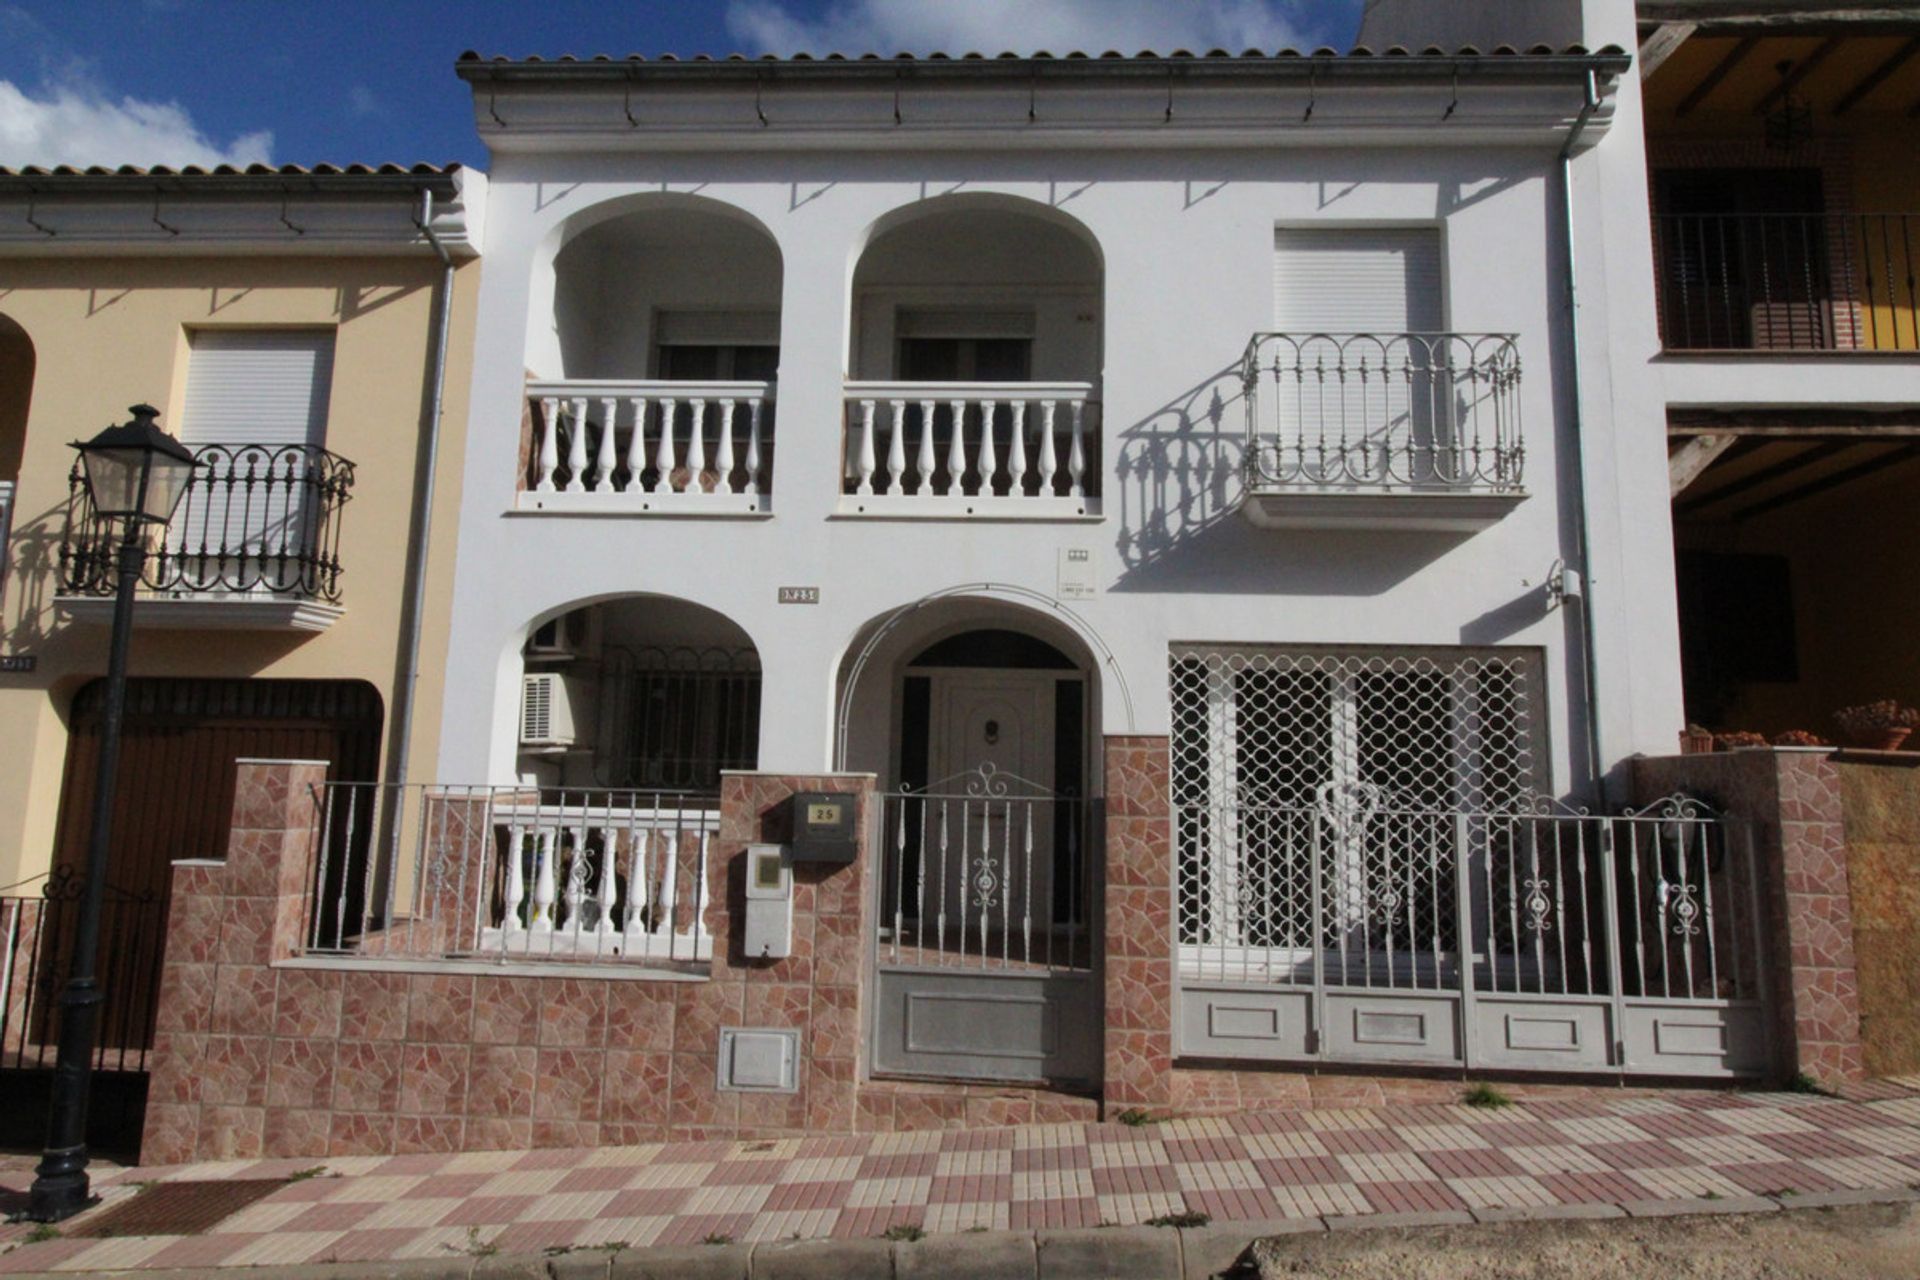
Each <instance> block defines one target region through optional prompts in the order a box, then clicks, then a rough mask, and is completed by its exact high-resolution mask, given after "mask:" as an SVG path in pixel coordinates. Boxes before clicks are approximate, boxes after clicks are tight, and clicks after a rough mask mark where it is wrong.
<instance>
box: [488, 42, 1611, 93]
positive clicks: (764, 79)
mask: <svg viewBox="0 0 1920 1280" xmlns="http://www.w3.org/2000/svg"><path fill="white" fill-rule="evenodd" d="M1631 61H1632V60H1631V58H1630V57H1629V56H1628V55H1627V54H1625V53H1623V52H1621V51H1620V50H1618V49H1616V48H1607V49H1602V50H1600V51H1599V52H1597V53H1587V52H1584V51H1582V52H1566V53H1518V52H1514V51H1504V52H1495V53H1487V54H1482V53H1461V54H1442V53H1419V54H1414V53H1406V52H1400V53H1385V54H1372V53H1366V54H1345V55H1331V54H1312V55H1302V54H1284V55H1279V56H1274V57H1268V56H1265V55H1258V56H1255V55H1246V56H1238V57H1236V56H1231V55H1226V56H1207V57H1185V58H1182V57H1165V58H1157V57H1156V58H1126V57H1098V58H1090V57H1085V56H1076V57H1065V58H1018V57H1006V56H1002V57H993V58H986V57H978V56H968V57H963V58H944V57H934V58H879V57H863V58H844V57H837V56H836V57H830V58H777V59H776V58H755V59H747V58H728V59H724V60H715V59H702V60H696V61H690V62H680V61H675V60H672V59H660V60H654V61H648V60H646V59H643V58H623V59H618V60H616V59H612V58H593V59H591V60H575V59H570V58H567V59H558V60H555V61H547V60H545V59H540V58H533V59H522V60H513V59H488V58H482V57H481V56H479V55H478V54H472V55H468V56H463V57H462V58H461V59H460V60H459V61H458V62H456V63H455V64H454V73H455V74H456V75H458V76H459V77H460V78H461V79H462V80H465V81H467V82H468V83H470V84H512V83H523V84H524V83H538V82H542V81H544V82H547V83H556V84H579V83H582V82H589V83H612V84H638V83H643V82H647V81H673V82H681V83H685V82H694V83H707V84H711V83H715V82H718V83H740V84H774V83H778V82H781V81H798V82H802V83H819V82H835V83H845V82H848V81H861V80H866V81H876V82H883V83H886V84H892V83H894V82H896V81H899V80H961V81H980V80H1006V81H1016V82H1018V83H1020V84H1027V83H1029V82H1031V81H1034V80H1038V79H1065V80H1115V79H1149V80H1153V81H1163V80H1165V79H1166V78H1167V77H1168V76H1169V75H1174V76H1179V77H1181V78H1182V79H1205V80H1213V79H1229V80H1248V79H1255V80H1299V81H1305V80H1309V79H1312V80H1316V81H1329V80H1336V79H1348V78H1352V79H1356V80H1376V81H1377V80H1407V79H1420V78H1427V79H1438V80H1451V79H1455V78H1459V79H1467V78H1482V79H1489V80H1533V81H1538V80H1542V79H1554V78H1562V77H1567V76H1574V75H1581V74H1585V75H1587V76H1588V77H1589V78H1591V77H1592V76H1594V75H1595V74H1600V75H1608V76H1614V75H1619V74H1621V73H1622V72H1624V71H1625V70H1626V69H1627V67H1628V66H1629V65H1631Z"/></svg>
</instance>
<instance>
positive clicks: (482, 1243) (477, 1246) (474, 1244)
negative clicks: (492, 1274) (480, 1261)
mask: <svg viewBox="0 0 1920 1280" xmlns="http://www.w3.org/2000/svg"><path fill="white" fill-rule="evenodd" d="M498 1252H500V1246H499V1245H497V1244H495V1243H494V1242H493V1241H491V1240H482V1239H481V1238H480V1228H478V1227H468V1228H467V1256H468V1257H470V1258H491V1257H492V1256H493V1255H494V1254H496V1253H498Z"/></svg>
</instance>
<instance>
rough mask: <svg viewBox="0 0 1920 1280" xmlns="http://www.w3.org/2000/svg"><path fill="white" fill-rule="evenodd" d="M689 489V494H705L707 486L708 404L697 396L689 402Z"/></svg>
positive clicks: (703, 398) (687, 489) (687, 490)
mask: <svg viewBox="0 0 1920 1280" xmlns="http://www.w3.org/2000/svg"><path fill="white" fill-rule="evenodd" d="M687 421H688V428H687V488H686V492H688V493H704V492H706V488H707V484H706V480H705V478H704V477H705V475H706V470H707V402H706V399H705V397H702V396H695V397H693V398H692V399H690V400H688V401H687Z"/></svg>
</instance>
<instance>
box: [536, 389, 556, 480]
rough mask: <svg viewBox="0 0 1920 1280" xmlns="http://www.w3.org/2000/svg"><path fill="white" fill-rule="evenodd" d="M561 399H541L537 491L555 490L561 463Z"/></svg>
mask: <svg viewBox="0 0 1920 1280" xmlns="http://www.w3.org/2000/svg"><path fill="white" fill-rule="evenodd" d="M559 421H560V401H559V400H558V399H556V398H555V397H553V396H546V397H544V398H543V399H542V400H541V401H540V455H539V460H538V462H537V463H536V468H537V477H538V478H537V479H536V481H535V483H534V486H533V488H534V491H535V492H536V493H552V492H553V473H554V470H555V468H557V467H558V466H559V465H560V445H559V439H558V436H559V430H560V427H559Z"/></svg>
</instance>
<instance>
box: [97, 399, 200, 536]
mask: <svg viewBox="0 0 1920 1280" xmlns="http://www.w3.org/2000/svg"><path fill="white" fill-rule="evenodd" d="M133 413H134V420H133V421H132V422H129V423H126V424H125V425H123V426H118V427H108V428H107V429H106V430H105V431H102V432H101V433H100V434H99V435H97V436H95V437H94V438H93V439H92V440H89V441H87V442H86V443H85V444H76V445H75V446H74V447H75V448H76V449H78V450H79V451H80V461H81V464H82V465H83V466H84V467H85V468H86V477H87V492H88V493H89V494H90V495H91V496H92V498H93V509H94V512H95V514H97V515H99V516H101V517H103V518H105V519H109V520H133V521H138V522H140V523H143V524H166V523H167V522H168V521H170V520H172V519H173V511H174V508H175V507H177V506H178V505H179V504H180V499H181V497H182V495H184V494H185V493H186V491H187V486H188V485H189V484H190V483H192V481H193V473H194V470H195V469H196V468H197V467H198V466H199V463H197V462H196V461H194V457H193V454H192V452H191V451H190V450H188V449H187V447H186V446H185V445H182V444H181V443H180V442H179V441H178V440H175V439H174V438H173V437H172V436H170V435H168V434H167V433H166V432H164V431H162V430H160V428H159V427H158V426H156V425H155V424H154V421H153V419H154V411H153V410H152V409H150V408H149V407H147V406H146V405H136V406H134V411H133Z"/></svg>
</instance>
